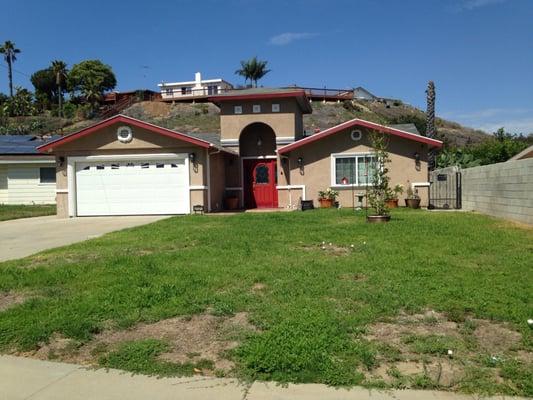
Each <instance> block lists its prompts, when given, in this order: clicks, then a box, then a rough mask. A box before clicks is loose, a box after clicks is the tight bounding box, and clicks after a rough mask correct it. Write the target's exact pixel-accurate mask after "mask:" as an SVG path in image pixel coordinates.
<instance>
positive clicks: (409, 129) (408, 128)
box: [387, 124, 420, 135]
mask: <svg viewBox="0 0 533 400" xmlns="http://www.w3.org/2000/svg"><path fill="white" fill-rule="evenodd" d="M387 126H388V127H389V128H394V129H399V130H400V131H405V132H409V133H414V134H415V135H420V131H419V130H418V128H417V127H416V125H415V124H392V125H387Z"/></svg>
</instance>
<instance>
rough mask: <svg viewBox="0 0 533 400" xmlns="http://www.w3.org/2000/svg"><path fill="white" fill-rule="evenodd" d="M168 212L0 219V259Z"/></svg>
mask: <svg viewBox="0 0 533 400" xmlns="http://www.w3.org/2000/svg"><path fill="white" fill-rule="evenodd" d="M163 218H168V217H167V216H161V215H157V216H153V215H152V216H131V217H83V218H70V219H60V218H57V217H56V216H55V215H53V216H47V217H36V218H23V219H14V220H10V221H3V222H0V261H6V260H11V259H15V258H21V257H26V256H29V255H31V254H34V253H38V252H40V251H43V250H46V249H51V248H53V247H59V246H65V245H67V244H71V243H76V242H81V241H83V240H87V239H91V238H94V237H98V236H101V235H103V234H105V233H108V232H112V231H117V230H120V229H125V228H131V227H133V226H138V225H144V224H149V223H150V222H154V221H158V220H160V219H163Z"/></svg>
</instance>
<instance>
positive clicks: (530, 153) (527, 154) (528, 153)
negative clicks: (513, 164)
mask: <svg viewBox="0 0 533 400" xmlns="http://www.w3.org/2000/svg"><path fill="white" fill-rule="evenodd" d="M526 158H533V145H531V146H529V147H528V148H526V149H524V150H522V151H521V152H520V153H518V154H517V155H515V156H514V157H511V158H510V159H509V160H507V161H515V160H525V159H526Z"/></svg>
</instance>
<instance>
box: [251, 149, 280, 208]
mask: <svg viewBox="0 0 533 400" xmlns="http://www.w3.org/2000/svg"><path fill="white" fill-rule="evenodd" d="M243 173H244V204H245V205H246V208H276V207H277V206H278V191H277V189H276V180H277V179H276V178H277V177H276V160H244V162H243Z"/></svg>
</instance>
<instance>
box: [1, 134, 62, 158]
mask: <svg viewBox="0 0 533 400" xmlns="http://www.w3.org/2000/svg"><path fill="white" fill-rule="evenodd" d="M59 137H60V136H57V135H56V136H50V137H44V138H43V137H41V136H36V135H0V154H2V155H39V151H38V150H37V148H38V147H39V146H41V145H43V144H45V143H48V142H50V141H52V140H55V139H57V138H59Z"/></svg>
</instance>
